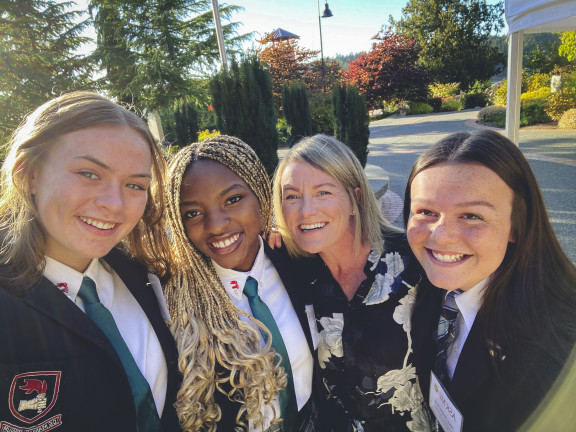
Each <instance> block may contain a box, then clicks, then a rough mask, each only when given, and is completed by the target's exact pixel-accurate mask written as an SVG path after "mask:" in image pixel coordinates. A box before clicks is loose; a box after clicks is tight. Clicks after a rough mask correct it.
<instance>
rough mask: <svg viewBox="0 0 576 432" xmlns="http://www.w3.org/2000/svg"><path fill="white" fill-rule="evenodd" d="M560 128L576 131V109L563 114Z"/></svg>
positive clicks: (559, 124)
mask: <svg viewBox="0 0 576 432" xmlns="http://www.w3.org/2000/svg"><path fill="white" fill-rule="evenodd" d="M558 127H559V128H560V129H576V108H572V109H569V110H568V111H566V112H565V113H564V114H562V117H560V121H559V122H558Z"/></svg>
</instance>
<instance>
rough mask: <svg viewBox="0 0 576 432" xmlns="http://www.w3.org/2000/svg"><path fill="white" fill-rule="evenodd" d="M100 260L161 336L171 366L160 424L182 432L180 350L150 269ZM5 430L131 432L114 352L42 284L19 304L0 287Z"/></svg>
mask: <svg viewBox="0 0 576 432" xmlns="http://www.w3.org/2000/svg"><path fill="white" fill-rule="evenodd" d="M104 259H105V260H106V261H107V262H108V263H109V264H110V265H111V267H112V268H113V269H114V270H115V271H116V273H117V274H118V275H119V276H120V278H121V279H122V281H123V282H124V283H125V284H126V286H127V287H128V289H129V290H130V292H131V293H132V295H134V297H135V298H136V300H137V301H138V303H139V304H140V306H141V307H142V309H143V310H144V312H145V313H146V316H147V317H148V320H149V321H150V323H151V324H152V327H153V328H154V331H155V332H156V335H157V336H158V339H159V341H160V344H161V346H162V350H163V352H164V357H165V359H166V364H167V367H168V388H167V394H166V403H165V406H164V411H163V413H162V416H161V420H162V424H163V426H164V431H165V432H171V431H179V430H180V428H179V426H178V424H179V423H178V420H177V417H176V412H175V409H174V401H175V399H176V392H177V389H178V386H179V381H180V377H179V374H178V372H177V357H178V356H177V350H176V345H175V343H174V339H173V338H172V335H171V333H170V331H169V329H168V327H167V326H166V323H165V322H164V319H163V318H162V316H161V314H160V309H159V306H158V301H157V298H156V296H155V294H154V292H153V290H152V288H151V287H150V286H149V282H148V277H147V270H146V268H145V267H144V266H142V265H141V264H139V263H137V262H136V261H134V260H131V259H129V258H128V257H127V256H126V255H124V254H123V253H122V252H120V251H118V250H113V251H111V252H110V253H109V254H108V255H107V256H106V257H105V258H104ZM16 427H17V428H20V429H16ZM12 428H14V429H12ZM5 430H19V431H20V430H25V431H48V430H53V431H55V432H65V431H66V432H68V431H69V432H78V431H83V432H97V431H98V432H100V431H113V432H116V431H117V432H126V431H133V432H136V412H135V408H134V402H133V399H132V393H131V390H130V385H129V383H128V378H127V376H126V374H125V372H124V368H123V367H122V363H121V361H120V359H119V357H118V355H117V354H116V352H115V350H114V347H113V346H112V344H111V343H110V342H109V341H108V339H107V338H106V336H105V335H104V333H103V332H102V331H101V330H100V328H99V327H98V326H97V325H96V324H94V323H93V322H92V321H91V320H90V318H89V317H88V316H86V315H85V314H84V313H83V312H82V311H81V310H80V309H79V308H78V307H77V306H76V305H75V304H73V303H72V302H71V301H70V300H69V299H68V298H67V297H66V296H65V295H64V294H63V293H61V292H60V291H59V290H58V288H57V287H56V286H54V285H53V284H52V283H51V282H49V281H48V280H47V279H46V278H42V280H41V282H40V283H39V285H38V286H37V287H36V288H35V289H34V290H32V291H31V292H30V293H28V294H26V295H25V296H24V297H18V296H15V295H12V294H10V293H8V292H7V291H6V290H5V289H3V288H1V287H0V431H5Z"/></svg>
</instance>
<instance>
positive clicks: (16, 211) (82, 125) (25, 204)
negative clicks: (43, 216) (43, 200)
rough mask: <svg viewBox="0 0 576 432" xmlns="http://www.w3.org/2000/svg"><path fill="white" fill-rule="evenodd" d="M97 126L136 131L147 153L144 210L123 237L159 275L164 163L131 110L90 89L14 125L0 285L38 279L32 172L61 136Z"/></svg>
mask: <svg viewBox="0 0 576 432" xmlns="http://www.w3.org/2000/svg"><path fill="white" fill-rule="evenodd" d="M98 126H126V127H129V128H131V129H133V130H134V131H136V132H138V133H139V134H140V135H141V136H142V137H143V138H144V139H145V140H146V142H147V143H148V146H149V148H150V152H151V154H152V183H151V186H150V192H149V195H148V201H147V203H146V208H145V210H144V214H143V216H142V218H141V219H140V221H139V222H138V224H137V225H136V227H135V228H134V229H133V230H132V232H131V233H130V234H128V236H127V237H126V238H125V239H124V240H123V242H122V243H123V245H124V247H125V249H126V251H127V252H128V253H130V254H132V255H133V256H134V257H136V258H137V259H138V260H140V261H141V262H142V263H143V264H145V265H146V266H147V267H148V268H149V269H151V270H152V271H153V272H155V273H156V274H157V275H159V276H163V275H164V274H165V273H166V269H167V265H168V260H169V254H168V243H167V237H166V233H165V230H164V226H163V223H161V219H162V216H163V212H164V200H163V187H164V176H165V170H166V163H165V160H164V157H163V155H162V153H161V151H160V149H159V147H158V146H157V144H156V141H155V139H154V137H153V136H152V134H151V133H150V131H149V130H148V127H147V126H146V123H144V121H143V120H142V119H140V118H139V117H138V116H137V115H136V114H135V113H133V112H131V111H128V110H127V109H125V108H123V107H121V106H119V105H117V104H115V103H113V102H112V101H110V100H108V99H106V98H105V97H103V96H100V95H98V94H96V93H92V92H84V91H83V92H73V93H68V94H65V95H62V96H60V97H57V98H55V99H52V100H50V101H48V102H46V103H45V104H43V105H42V106H40V107H39V108H37V109H36V110H35V111H33V112H32V113H31V114H30V115H28V117H26V119H25V120H24V121H23V123H22V124H21V125H20V126H19V127H18V129H16V131H15V132H14V134H13V136H12V139H11V140H10V143H9V152H8V155H7V157H6V160H5V161H4V164H3V165H2V170H1V173H0V182H1V183H0V185H1V196H0V241H1V246H0V248H1V249H0V283H1V284H2V285H3V286H4V287H6V288H8V289H10V290H11V291H13V292H17V293H23V292H25V291H27V290H29V289H31V288H32V287H34V286H35V285H36V284H37V283H38V281H39V280H40V278H41V275H42V271H43V268H44V264H45V258H44V256H45V252H46V233H45V232H44V229H43V228H42V225H41V224H40V221H39V215H38V212H37V210H36V207H35V205H34V200H33V197H32V194H31V193H30V179H31V175H32V173H33V171H34V170H35V169H36V168H38V167H39V166H40V165H41V164H42V163H43V161H44V160H45V159H46V157H47V154H48V153H49V152H50V151H51V149H52V148H53V147H54V146H56V145H58V143H59V138H60V137H61V136H62V135H65V134H68V133H71V132H75V131H79V130H83V129H87V128H92V127H98Z"/></svg>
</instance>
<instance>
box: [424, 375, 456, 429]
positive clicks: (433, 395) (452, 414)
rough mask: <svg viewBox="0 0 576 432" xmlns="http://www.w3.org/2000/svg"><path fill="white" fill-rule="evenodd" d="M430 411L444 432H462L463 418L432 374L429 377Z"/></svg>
mask: <svg viewBox="0 0 576 432" xmlns="http://www.w3.org/2000/svg"><path fill="white" fill-rule="evenodd" d="M430 409H431V410H432V412H433V413H434V415H435V416H436V420H437V421H438V423H439V424H440V426H442V429H444V431H445V432H462V423H463V421H464V417H462V414H461V413H460V410H458V408H456V404H455V403H454V401H453V400H452V399H451V398H450V394H449V393H448V391H446V389H445V388H444V386H443V385H442V383H441V382H440V381H439V380H438V378H437V377H436V375H435V374H434V372H431V376H430Z"/></svg>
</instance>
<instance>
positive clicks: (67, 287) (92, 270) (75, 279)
mask: <svg viewBox="0 0 576 432" xmlns="http://www.w3.org/2000/svg"><path fill="white" fill-rule="evenodd" d="M101 269H102V266H101V265H100V260H98V259H97V258H95V259H93V260H92V261H91V262H90V265H89V266H88V268H87V269H86V271H85V272H84V273H80V272H79V271H77V270H74V269H73V268H72V267H69V266H67V265H66V264H62V263H61V262H60V261H56V260H55V259H53V258H50V257H48V256H47V257H46V266H45V267H44V277H45V278H46V279H48V280H49V281H50V282H52V283H53V284H54V285H56V287H57V288H58V289H59V290H60V291H62V292H63V293H64V294H66V296H67V297H68V298H70V300H72V301H75V300H76V296H77V295H78V291H80V285H82V279H83V278H84V276H88V277H89V278H91V279H92V280H94V281H95V282H96V281H98V280H99V279H100V272H101V271H102V270H101Z"/></svg>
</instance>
